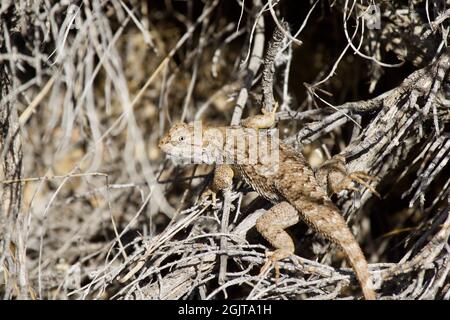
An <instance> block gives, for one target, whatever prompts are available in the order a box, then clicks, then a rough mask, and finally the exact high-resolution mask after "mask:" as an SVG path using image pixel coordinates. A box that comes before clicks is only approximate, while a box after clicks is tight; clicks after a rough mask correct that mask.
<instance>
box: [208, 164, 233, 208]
mask: <svg viewBox="0 0 450 320" xmlns="http://www.w3.org/2000/svg"><path fill="white" fill-rule="evenodd" d="M233 177H234V172H233V169H232V168H231V167H230V166H229V165H226V164H220V165H217V166H216V167H215V168H214V177H213V181H212V184H211V186H210V187H209V188H208V189H206V191H205V192H203V193H202V195H201V196H200V198H201V199H202V200H206V199H207V198H208V197H209V196H211V200H212V204H213V206H216V194H217V193H218V192H219V191H220V190H226V189H229V188H231V186H232V185H233Z"/></svg>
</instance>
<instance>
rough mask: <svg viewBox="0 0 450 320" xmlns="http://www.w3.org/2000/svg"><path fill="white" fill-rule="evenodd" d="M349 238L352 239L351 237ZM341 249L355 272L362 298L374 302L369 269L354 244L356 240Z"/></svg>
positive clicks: (358, 248) (356, 245)
mask: <svg viewBox="0 0 450 320" xmlns="http://www.w3.org/2000/svg"><path fill="white" fill-rule="evenodd" d="M351 237H352V238H353V239H354V237H353V235H352V236H351ZM342 249H343V250H344V252H345V253H346V255H347V257H348V260H349V262H350V264H351V265H352V268H353V270H355V275H356V278H357V279H358V282H359V283H360V285H361V289H362V292H363V294H364V298H365V299H366V300H376V295H375V291H374V290H373V282H372V277H371V275H370V273H369V267H368V265H367V261H366V258H365V257H364V255H363V253H362V251H361V248H360V247H359V245H358V244H357V242H356V239H354V241H351V242H349V243H348V244H346V245H344V246H342Z"/></svg>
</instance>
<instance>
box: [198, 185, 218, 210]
mask: <svg viewBox="0 0 450 320" xmlns="http://www.w3.org/2000/svg"><path fill="white" fill-rule="evenodd" d="M209 196H211V204H212V206H213V208H217V194H216V192H214V191H212V190H211V189H209V188H208V189H206V190H205V191H204V192H203V193H202V194H201V195H200V201H201V202H202V203H203V202H206V201H208V198H209Z"/></svg>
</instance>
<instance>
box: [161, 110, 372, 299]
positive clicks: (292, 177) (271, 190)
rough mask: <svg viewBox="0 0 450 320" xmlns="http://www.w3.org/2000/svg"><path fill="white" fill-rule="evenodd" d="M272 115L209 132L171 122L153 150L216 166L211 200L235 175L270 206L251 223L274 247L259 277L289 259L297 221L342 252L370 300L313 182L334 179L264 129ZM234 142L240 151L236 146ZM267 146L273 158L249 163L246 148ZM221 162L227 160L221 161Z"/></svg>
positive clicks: (362, 263) (360, 270)
mask: <svg viewBox="0 0 450 320" xmlns="http://www.w3.org/2000/svg"><path fill="white" fill-rule="evenodd" d="M275 110H276V106H275V108H273V110H272V111H267V110H265V109H264V108H263V109H262V114H259V115H255V116H252V117H249V118H246V119H243V120H242V121H241V124H240V126H224V127H213V126H205V125H202V124H201V123H200V126H198V127H196V126H195V123H194V124H192V123H191V124H186V123H176V124H174V125H173V126H172V127H171V128H170V130H169V131H168V133H167V134H166V135H165V136H164V137H163V138H162V139H161V140H160V142H159V147H160V148H161V149H162V150H163V151H164V152H165V153H166V154H168V155H169V157H172V158H181V159H184V160H190V161H192V162H199V163H207V164H216V167H215V170H214V178H213V182H212V185H211V187H210V188H209V189H208V190H207V192H206V193H204V195H209V194H211V195H212V196H213V201H215V194H216V192H218V191H220V190H225V189H227V188H230V187H231V186H232V179H233V176H234V172H236V173H238V174H239V175H241V176H242V177H243V178H244V180H245V181H246V182H247V183H248V184H249V185H250V186H251V187H252V188H253V189H254V190H255V191H257V192H258V193H259V195H261V196H262V197H264V198H266V199H267V200H269V201H270V202H272V203H273V204H274V205H273V206H272V207H271V208H270V209H269V210H268V211H267V212H265V213H264V214H263V215H262V216H260V217H259V218H258V219H257V221H256V230H257V231H258V232H259V233H260V234H261V235H262V236H263V237H264V238H265V239H266V240H267V241H268V242H269V243H270V244H271V245H272V246H273V247H274V248H275V250H274V251H273V252H269V253H267V257H268V260H267V263H266V264H265V265H264V266H263V267H262V269H261V273H262V272H263V271H264V270H267V268H268V266H270V265H272V264H274V265H275V267H277V262H278V261H280V260H282V259H285V258H287V257H289V256H291V255H293V254H294V251H295V245H294V242H293V239H292V238H291V237H290V236H289V234H288V233H287V232H286V230H285V229H286V228H288V227H290V226H293V225H295V224H297V223H298V222H299V221H300V220H303V221H304V222H306V224H307V225H308V226H309V227H311V228H312V229H314V230H315V231H316V232H318V233H319V234H320V235H322V236H324V237H325V238H327V239H328V240H330V241H331V242H333V243H335V244H337V245H338V246H339V247H340V248H341V249H342V250H343V251H344V253H345V255H346V257H347V259H348V261H349V262H350V265H351V266H352V268H353V270H354V272H355V275H356V278H357V280H358V282H359V283H360V286H361V289H362V292H363V295H364V298H365V299H367V300H373V299H376V294H375V291H374V289H373V282H372V277H371V275H370V272H369V269H368V264H367V261H366V259H365V257H364V254H363V253H362V250H361V248H360V246H359V244H358V242H357V241H356V239H355V237H354V236H353V234H352V232H351V231H350V229H349V227H348V226H347V224H346V222H345V220H344V218H343V216H342V215H341V213H340V210H339V209H338V208H337V206H336V205H335V204H334V203H333V202H332V200H331V199H330V197H329V193H330V192H327V190H326V189H325V188H324V187H323V186H322V185H321V183H320V182H319V180H327V178H330V177H331V178H332V179H333V178H336V177H333V174H334V175H336V171H334V173H333V174H331V175H328V176H327V175H326V174H323V172H325V171H321V172H322V174H321V175H320V179H319V180H318V178H316V176H315V174H314V171H313V170H312V169H311V167H310V166H309V164H308V163H307V161H306V159H305V158H304V156H303V155H302V154H301V153H300V152H297V151H296V150H295V149H294V148H293V147H292V146H290V145H287V144H285V143H283V142H282V141H281V140H279V139H278V138H277V137H275V136H274V135H272V134H270V133H269V131H268V130H264V129H268V128H270V127H272V126H273V125H274V123H275ZM196 130H197V131H196ZM261 138H264V139H262V140H261ZM230 141H231V143H230ZM260 141H265V143H261V142H260ZM239 143H241V148H238V147H237V146H238V145H239ZM262 145H263V146H262ZM268 146H269V147H270V146H275V148H274V149H271V151H272V152H273V151H277V154H276V155H277V159H274V158H271V156H272V155H269V156H266V157H265V158H266V159H264V156H263V157H260V158H258V159H257V160H256V161H255V159H254V157H253V158H252V157H251V156H249V154H250V153H252V152H254V151H251V150H252V148H253V149H254V148H255V147H256V148H258V147H259V148H261V149H265V150H266V151H267V150H268V149H267V147H268ZM195 157H196V158H195ZM194 158H195V159H194ZM224 158H226V159H228V161H224ZM230 160H231V161H230ZM238 160H240V161H238ZM267 160H269V161H267ZM274 160H275V162H274ZM330 172H333V170H331V171H330ZM341 176H342V175H341ZM346 178H347V176H345V177H341V180H342V181H343V182H345V179H346ZM353 178H354V179H355V180H356V181H358V182H361V180H360V179H359V178H361V175H358V174H357V173H356V174H354V175H353ZM347 182H348V181H347ZM322 184H323V181H322ZM331 185H332V186H334V190H332V191H331V193H334V192H336V193H337V191H339V190H337V189H340V188H343V186H344V185H343V184H342V183H334V185H333V184H331ZM336 188H337V189H336ZM276 271H277V268H276ZM277 272H279V271H277Z"/></svg>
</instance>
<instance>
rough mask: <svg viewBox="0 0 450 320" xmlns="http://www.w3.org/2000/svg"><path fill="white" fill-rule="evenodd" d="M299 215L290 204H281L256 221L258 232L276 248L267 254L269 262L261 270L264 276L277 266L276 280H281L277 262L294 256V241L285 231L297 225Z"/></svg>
mask: <svg viewBox="0 0 450 320" xmlns="http://www.w3.org/2000/svg"><path fill="white" fill-rule="evenodd" d="M298 221H299V214H298V212H297V210H296V209H295V208H294V207H293V206H292V205H291V204H289V203H288V202H285V201H284V202H280V203H278V204H276V205H274V206H273V207H272V208H270V209H269V211H267V212H266V213H265V214H264V215H262V216H261V217H259V218H258V220H257V221H256V230H258V232H259V233H260V234H261V235H262V236H263V237H264V238H265V239H266V240H267V241H268V242H269V243H270V244H271V245H272V246H273V247H274V248H275V251H273V252H270V253H268V254H267V257H268V261H267V262H266V263H265V264H264V266H263V267H262V268H261V271H260V274H264V273H265V272H266V271H267V270H268V269H269V268H270V267H271V266H272V265H274V266H275V271H276V278H277V279H278V278H279V267H278V264H277V262H278V261H279V260H282V259H284V258H287V257H289V256H290V255H292V254H294V251H295V246H294V241H293V240H292V238H291V237H290V236H289V234H288V233H287V232H286V231H285V229H286V228H288V227H290V226H293V225H295V224H297V223H298Z"/></svg>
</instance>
